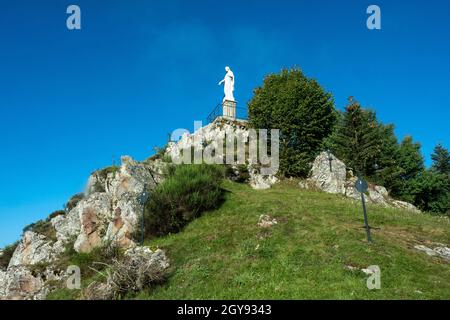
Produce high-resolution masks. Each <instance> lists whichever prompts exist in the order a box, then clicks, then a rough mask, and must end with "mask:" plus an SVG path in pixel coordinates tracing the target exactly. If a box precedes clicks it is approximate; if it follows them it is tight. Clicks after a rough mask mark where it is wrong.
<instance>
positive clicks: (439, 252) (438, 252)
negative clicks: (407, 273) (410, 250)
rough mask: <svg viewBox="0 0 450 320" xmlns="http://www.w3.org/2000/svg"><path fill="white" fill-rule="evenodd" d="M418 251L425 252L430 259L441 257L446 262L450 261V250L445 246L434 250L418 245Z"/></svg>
mask: <svg viewBox="0 0 450 320" xmlns="http://www.w3.org/2000/svg"><path fill="white" fill-rule="evenodd" d="M414 248H415V249H416V250H419V251H423V252H425V253H426V254H427V255H429V256H430V257H436V256H437V257H441V258H443V259H446V260H450V248H447V247H445V246H444V245H440V246H436V247H435V248H434V249H431V248H428V247H426V246H424V245H417V246H415V247H414Z"/></svg>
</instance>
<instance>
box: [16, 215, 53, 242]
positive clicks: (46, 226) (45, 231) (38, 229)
mask: <svg viewBox="0 0 450 320" xmlns="http://www.w3.org/2000/svg"><path fill="white" fill-rule="evenodd" d="M27 231H32V232H34V233H37V234H41V235H43V236H46V237H47V238H48V239H50V240H52V241H56V240H57V238H56V230H55V228H54V227H53V225H52V223H51V222H50V220H49V219H47V220H39V221H38V222H35V223H32V224H29V225H28V226H26V227H25V228H23V232H24V233H25V232H27Z"/></svg>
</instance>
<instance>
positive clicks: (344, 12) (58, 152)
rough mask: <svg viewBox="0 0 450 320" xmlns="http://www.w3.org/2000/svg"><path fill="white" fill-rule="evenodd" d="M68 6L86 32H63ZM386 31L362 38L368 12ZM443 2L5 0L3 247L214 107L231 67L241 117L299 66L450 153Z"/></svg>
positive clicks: (0, 71)
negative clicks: (92, 181)
mask: <svg viewBox="0 0 450 320" xmlns="http://www.w3.org/2000/svg"><path fill="white" fill-rule="evenodd" d="M70 4H77V5H79V6H80V8H81V12H82V30H76V31H69V30H68V29H67V28H66V18H67V16H68V15H67V14H66V8H67V7H68V6H69V5H70ZM370 4H377V5H379V6H380V7H381V10H382V30H381V31H369V30H368V29H367V28H366V19H367V15H366V8H367V7H368V6H369V5H370ZM449 12H450V3H449V2H448V1H444V0H432V1H430V0H428V1H425V0H423V1H419V0H417V1H374V2H369V1H363V0H354V1H351V0H342V1H335V0H328V1H323V0H316V1H299V0H297V1H283V0H277V1H264V0H260V1H250V0H240V1H237V0H236V1H234V0H227V1H212V0H207V1H206V0H189V1H188V0H184V1H173V0H160V1H156V0H154V1H144V0H141V1H138V0H135V1H125V0H121V1H113V0H108V1H106V0H96V1H92V0H91V1H84V0H74V1H73V2H68V1H62V0H42V1H31V0H30V1H22V0H16V1H8V2H7V1H2V5H1V7H0V41H1V50H0V111H1V115H0V136H1V139H0V150H1V156H0V167H1V168H2V170H3V179H2V180H1V182H2V183H1V184H0V246H3V245H5V244H7V243H10V242H12V241H14V240H16V239H18V238H19V236H20V234H21V230H22V228H23V227H24V226H25V225H26V224H28V223H31V222H33V221H35V220H37V219H41V218H45V217H47V216H48V214H49V213H51V212H52V211H54V210H57V209H60V208H61V207H62V205H63V204H64V203H65V201H66V200H67V199H68V198H69V197H70V196H71V195H72V194H74V193H77V192H79V191H82V190H83V188H84V185H85V183H86V181H87V177H88V176H89V174H90V173H91V172H92V171H94V170H96V169H98V168H101V167H105V166H108V165H111V163H112V161H113V157H114V156H115V158H116V159H118V158H119V157H120V155H124V154H127V155H131V156H133V157H135V158H137V159H139V160H142V159H145V158H146V157H148V156H149V155H151V154H152V153H153V147H155V146H161V145H163V144H164V143H165V142H166V139H167V134H168V133H169V132H171V131H172V130H174V129H176V128H187V129H190V130H191V129H192V127H193V121H194V120H202V119H205V118H206V116H207V115H208V113H209V112H210V111H211V109H212V108H213V107H214V106H215V105H216V104H217V103H219V102H220V101H221V99H222V95H223V92H222V89H221V88H220V87H219V86H217V82H218V81H219V80H220V79H221V78H222V77H223V75H224V69H223V68H224V67H225V66H226V65H230V66H231V67H232V69H233V71H234V73H235V75H236V92H235V96H236V99H237V100H238V102H239V106H241V107H245V106H246V103H247V101H248V100H249V99H250V98H251V96H252V90H253V89H254V88H255V87H256V86H258V85H260V84H261V82H262V79H263V77H264V75H265V74H268V73H271V72H278V71H279V70H280V69H281V68H283V67H291V66H299V67H301V68H302V69H303V71H304V72H305V73H306V74H307V75H308V76H310V77H313V78H316V79H317V80H318V81H319V82H320V83H321V84H322V85H323V86H324V87H325V88H326V89H327V90H328V91H331V92H332V93H333V95H334V97H335V101H336V105H337V107H338V108H339V109H342V108H343V107H344V106H345V102H346V99H347V97H348V96H350V95H353V96H355V97H356V98H357V99H358V100H359V101H360V102H361V103H362V105H364V106H369V107H372V108H373V109H375V110H376V111H377V114H378V116H379V118H380V119H381V120H382V121H383V122H386V123H395V125H396V133H397V135H398V137H399V138H402V137H403V136H405V135H412V136H413V137H414V139H415V140H417V141H419V142H421V144H422V146H423V153H424V156H425V157H426V159H427V163H428V164H429V155H430V152H431V151H432V149H433V147H434V145H435V144H437V143H439V142H440V143H443V144H444V145H445V146H446V147H449V145H450V135H449V129H448V119H449V118H450V111H449V107H450V81H449V75H450V58H449V57H450V41H449V40H448V39H450V24H448V14H449Z"/></svg>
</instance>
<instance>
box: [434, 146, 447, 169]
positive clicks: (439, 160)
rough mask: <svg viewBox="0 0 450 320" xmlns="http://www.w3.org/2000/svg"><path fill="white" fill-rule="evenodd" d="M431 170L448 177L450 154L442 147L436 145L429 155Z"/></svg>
mask: <svg viewBox="0 0 450 320" xmlns="http://www.w3.org/2000/svg"><path fill="white" fill-rule="evenodd" d="M431 160H433V165H432V169H433V170H434V171H436V172H438V173H441V174H445V175H450V154H449V152H448V150H447V149H446V148H445V147H444V146H443V145H442V144H438V145H437V146H436V147H435V148H434V151H433V154H432V155H431Z"/></svg>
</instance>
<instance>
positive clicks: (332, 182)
mask: <svg viewBox="0 0 450 320" xmlns="http://www.w3.org/2000/svg"><path fill="white" fill-rule="evenodd" d="M330 159H332V160H331V171H330ZM346 175H347V168H346V166H345V164H344V163H343V162H342V161H341V160H339V159H338V158H336V157H335V156H334V155H332V154H330V158H329V156H328V153H327V152H322V153H320V154H319V155H318V156H317V158H316V159H315V160H314V163H313V165H312V169H311V177H310V179H309V181H311V182H312V183H313V184H314V185H315V186H316V187H317V188H318V189H320V190H323V191H325V192H328V193H340V194H344V193H345V182H346Z"/></svg>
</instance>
